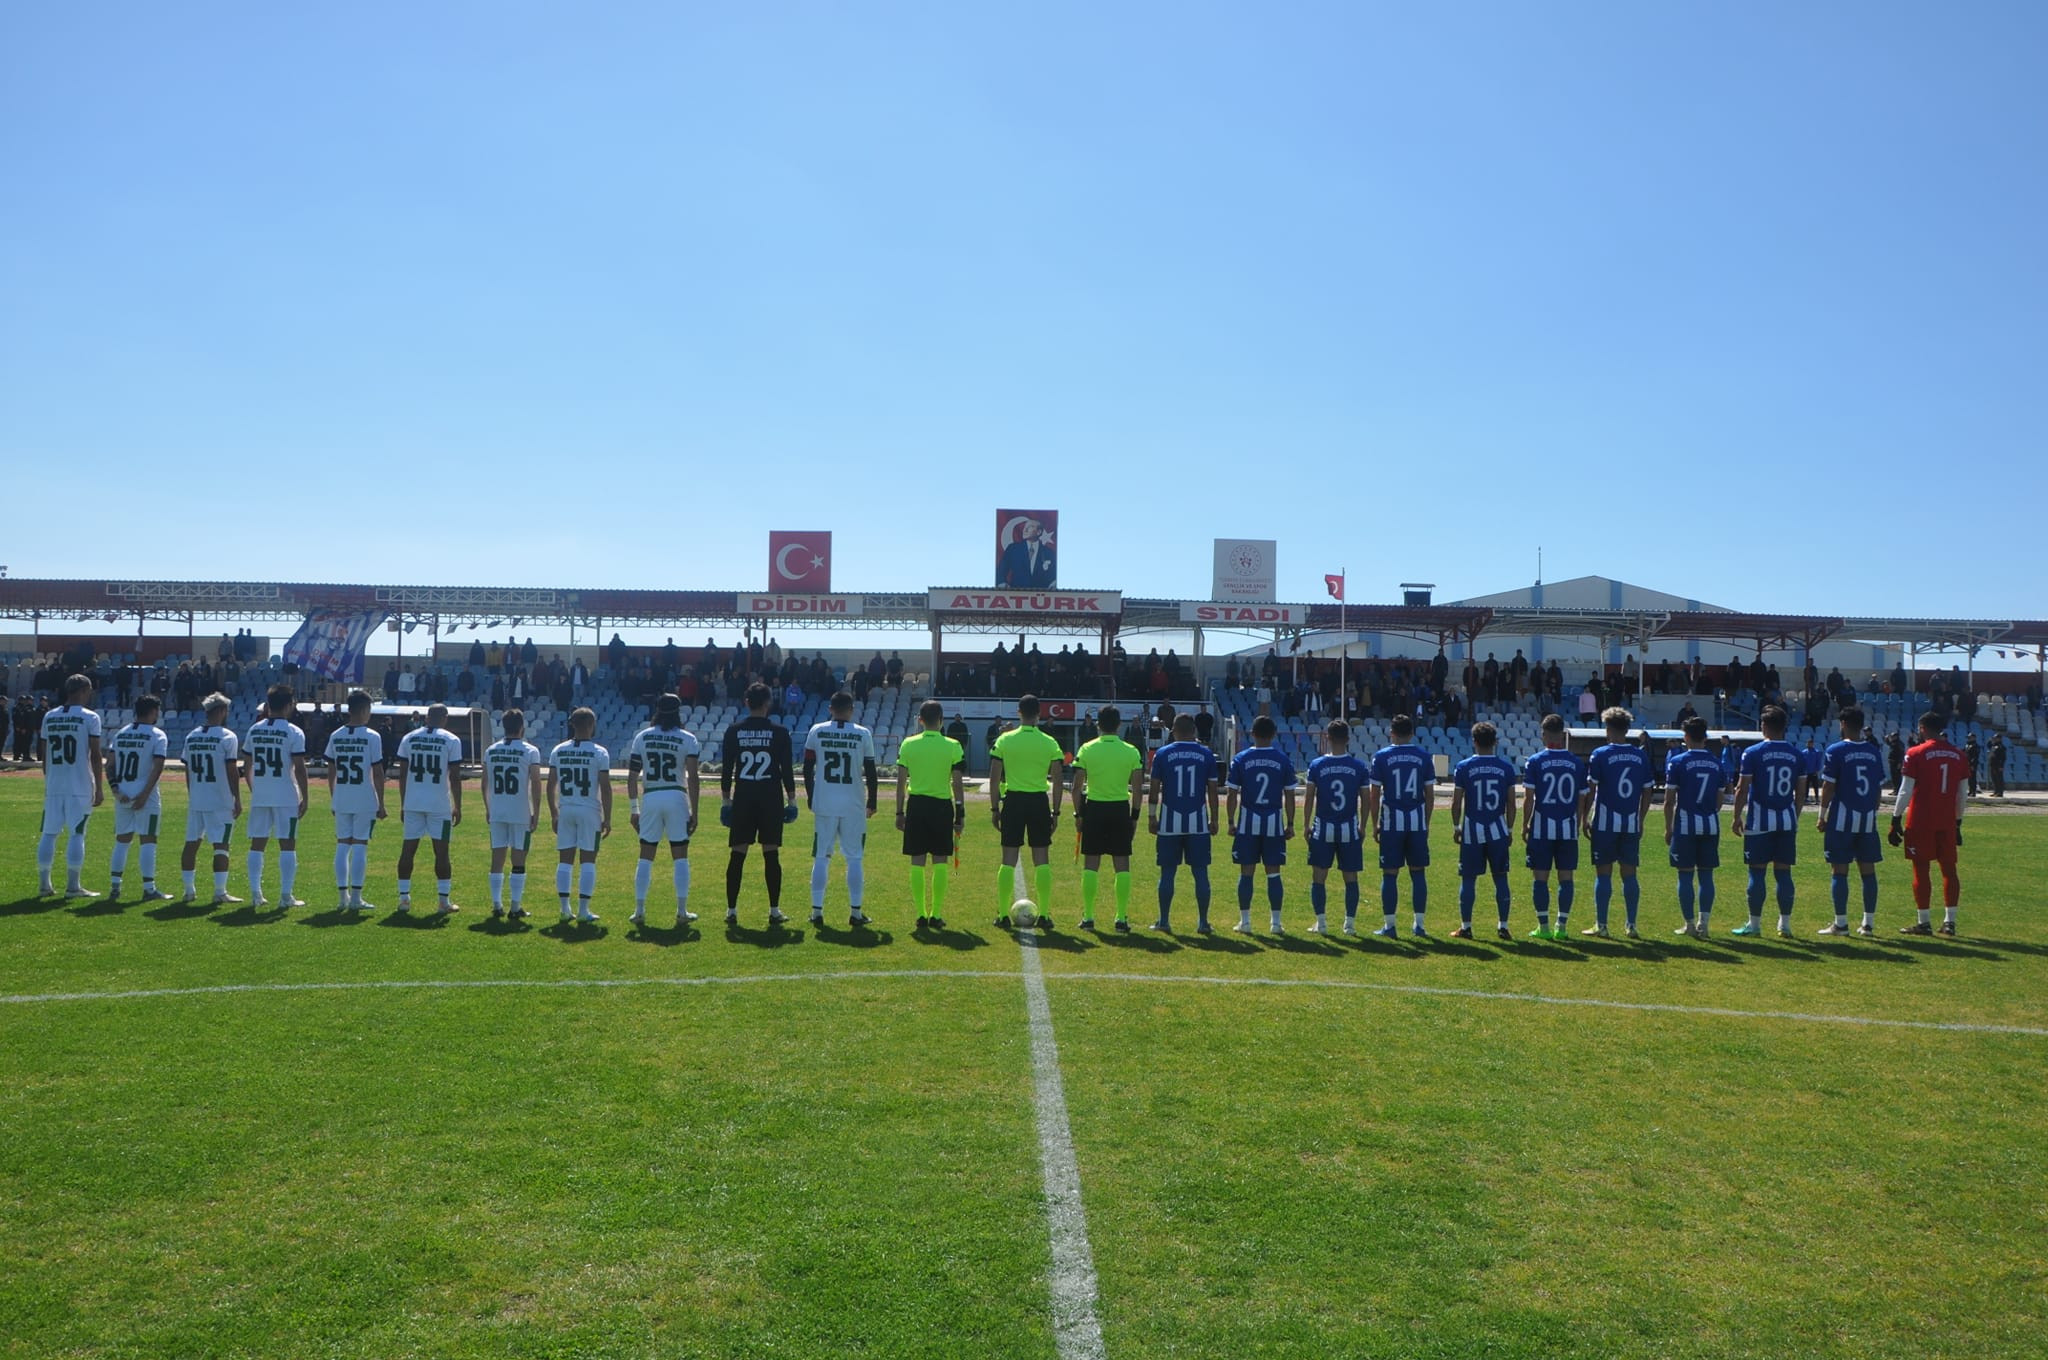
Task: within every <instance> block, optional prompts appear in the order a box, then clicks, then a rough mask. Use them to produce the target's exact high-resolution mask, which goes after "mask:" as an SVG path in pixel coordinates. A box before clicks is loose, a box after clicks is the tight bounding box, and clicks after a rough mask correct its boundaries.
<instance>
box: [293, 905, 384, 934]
mask: <svg viewBox="0 0 2048 1360" xmlns="http://www.w3.org/2000/svg"><path fill="white" fill-rule="evenodd" d="M369 920H370V918H369V917H368V916H365V915H364V914H363V913H362V912H359V911H343V910H342V909H341V908H339V907H329V908H328V909H327V910H326V911H316V912H314V913H313V914H312V915H310V916H301V917H300V918H299V924H300V925H302V926H311V927H313V928H314V929H315V930H325V929H327V928H328V927H330V926H360V925H366V924H368V923H369Z"/></svg>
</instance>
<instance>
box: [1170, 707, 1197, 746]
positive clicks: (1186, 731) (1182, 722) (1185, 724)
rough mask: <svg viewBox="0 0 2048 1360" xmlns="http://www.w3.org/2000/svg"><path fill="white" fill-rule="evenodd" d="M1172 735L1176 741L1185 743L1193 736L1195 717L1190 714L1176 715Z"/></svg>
mask: <svg viewBox="0 0 2048 1360" xmlns="http://www.w3.org/2000/svg"><path fill="white" fill-rule="evenodd" d="M1173 735H1174V739H1175V740H1177V741H1186V740H1187V739H1188V738H1189V737H1192V736H1193V735H1195V715H1194V714H1192V713H1181V714H1176V715H1175V717H1174V720H1173Z"/></svg>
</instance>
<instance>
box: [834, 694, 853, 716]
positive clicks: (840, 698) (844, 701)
mask: <svg viewBox="0 0 2048 1360" xmlns="http://www.w3.org/2000/svg"><path fill="white" fill-rule="evenodd" d="M830 703H831V706H832V711H833V712H834V713H845V712H849V711H851V710H852V708H853V695H852V694H850V693H848V692H847V691H846V690H843V689H842V690H836V691H834V693H833V695H832V698H831V700H830Z"/></svg>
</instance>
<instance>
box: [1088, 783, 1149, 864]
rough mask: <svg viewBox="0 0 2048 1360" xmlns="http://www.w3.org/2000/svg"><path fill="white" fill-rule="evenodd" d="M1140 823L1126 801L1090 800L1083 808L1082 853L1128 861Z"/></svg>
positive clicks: (1119, 799)
mask: <svg viewBox="0 0 2048 1360" xmlns="http://www.w3.org/2000/svg"><path fill="white" fill-rule="evenodd" d="M1137 831H1138V823H1137V820H1136V819H1135V818H1133V817H1132V816H1131V805H1130V804H1129V803H1126V802H1125V801H1124V800H1123V799H1121V798H1118V799H1116V800H1114V801H1111V800H1109V799H1106V798H1105V799H1103V800H1102V801H1100V802H1097V801H1096V800H1094V799H1092V798H1091V799H1089V800H1088V801H1087V802H1085V803H1083V804H1082V805H1081V853H1082V854H1084V855H1108V856H1110V857H1111V858H1112V859H1128V858H1130V854H1131V841H1132V839H1133V837H1135V836H1136V835H1137Z"/></svg>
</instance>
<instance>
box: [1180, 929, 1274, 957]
mask: <svg viewBox="0 0 2048 1360" xmlns="http://www.w3.org/2000/svg"><path fill="white" fill-rule="evenodd" d="M1187 947H1188V948H1189V949H1201V950H1206V951H1208V952H1209V953H1211V954H1256V953H1258V952H1259V947H1258V945H1257V944H1255V943H1253V942H1252V941H1250V940H1247V939H1245V938H1243V937H1242V936H1237V935H1225V934H1223V933H1222V932H1220V931H1219V932H1217V933H1215V934H1211V935H1203V934H1200V933H1196V934H1194V935H1192V936H1189V937H1188V941H1187Z"/></svg>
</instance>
